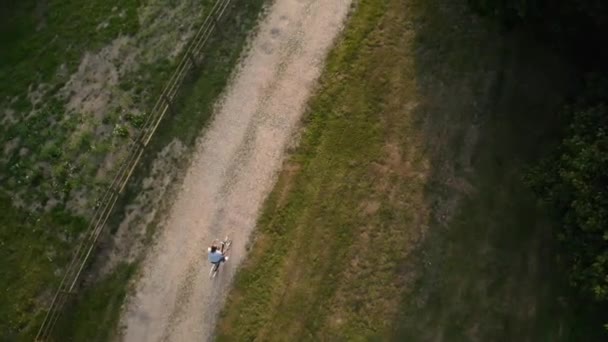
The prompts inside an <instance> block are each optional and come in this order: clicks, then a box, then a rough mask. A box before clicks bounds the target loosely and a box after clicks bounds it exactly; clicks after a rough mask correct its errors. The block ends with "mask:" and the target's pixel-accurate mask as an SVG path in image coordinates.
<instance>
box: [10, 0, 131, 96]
mask: <svg viewBox="0 0 608 342" xmlns="http://www.w3.org/2000/svg"><path fill="white" fill-rule="evenodd" d="M139 5H140V1H139V0H127V1H104V0H92V1H85V2H83V1H79V0H66V1H63V0H50V1H44V2H40V1H33V0H26V1H14V2H12V3H11V4H6V5H3V6H6V8H3V13H2V16H1V18H2V23H1V24H0V25H1V26H0V27H1V28H2V32H3V35H2V41H1V44H2V48H3V49H2V51H3V52H2V58H1V59H0V80H2V84H3V87H2V88H1V89H2V90H0V100H2V101H4V100H5V99H6V98H7V97H13V96H20V97H21V98H22V99H23V98H24V97H23V96H24V93H23V92H24V91H27V88H28V86H29V85H30V84H32V83H34V84H35V83H39V82H49V81H51V80H52V78H53V77H54V76H55V73H56V70H57V68H58V67H59V66H60V65H61V64H64V63H65V64H66V66H67V67H68V70H70V71H72V70H74V69H75V68H76V67H77V65H78V63H79V62H80V58H81V57H82V53H83V52H84V51H87V50H88V51H92V50H96V49H98V48H100V47H102V46H104V45H105V44H107V43H109V42H110V41H111V40H112V39H114V38H116V37H117V36H118V35H120V34H124V35H128V34H132V33H134V32H135V31H137V30H138V25H139V22H138V18H137V7H138V6H139ZM114 7H116V8H117V10H113V8H114ZM120 13H123V14H122V15H120ZM104 21H107V22H108V25H107V27H106V28H99V25H100V24H101V23H102V22H104ZM8 80H10V82H9V81H8ZM63 81H64V82H65V81H66V80H63ZM57 86H61V84H58V85H57Z"/></svg>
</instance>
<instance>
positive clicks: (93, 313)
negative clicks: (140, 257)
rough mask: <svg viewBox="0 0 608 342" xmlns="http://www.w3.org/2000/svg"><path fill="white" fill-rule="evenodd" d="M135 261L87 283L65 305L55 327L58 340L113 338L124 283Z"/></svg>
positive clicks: (129, 275) (122, 298) (123, 297)
mask: <svg viewBox="0 0 608 342" xmlns="http://www.w3.org/2000/svg"><path fill="white" fill-rule="evenodd" d="M134 271H135V266H134V265H127V264H121V265H119V266H117V267H116V269H115V271H114V272H112V274H110V275H108V276H106V277H105V278H103V279H101V280H99V281H98V282H97V283H96V284H95V286H92V287H88V288H86V289H85V290H84V291H82V292H81V293H80V294H78V297H77V298H76V300H74V301H73V302H72V303H71V304H72V305H68V306H67V307H66V310H65V314H64V316H63V317H62V319H61V320H60V321H59V324H58V325H57V326H56V328H55V332H56V336H57V337H56V339H57V341H66V342H67V341H91V342H92V341H108V340H110V339H112V338H113V336H114V333H115V330H114V329H112V328H113V327H115V326H116V325H117V323H118V319H119V315H120V308H121V304H122V302H123V301H124V299H125V296H126V295H127V292H128V289H127V287H126V286H125V284H126V283H127V282H128V281H129V278H130V277H131V276H132V275H133V273H134Z"/></svg>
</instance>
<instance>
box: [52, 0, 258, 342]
mask: <svg viewBox="0 0 608 342" xmlns="http://www.w3.org/2000/svg"><path fill="white" fill-rule="evenodd" d="M264 3H265V1H264V0H247V1H234V4H233V5H232V7H231V8H230V9H229V12H228V14H227V16H226V17H225V18H224V19H223V20H222V22H221V23H220V24H221V27H222V34H218V35H214V36H213V37H212V38H211V40H210V41H209V42H208V44H207V45H206V47H205V51H208V53H206V57H205V59H204V61H203V62H202V63H201V65H200V68H199V69H197V70H195V71H193V73H192V74H191V75H190V76H189V77H188V78H187V80H186V82H185V84H184V86H183V88H182V90H181V93H180V95H179V97H178V99H177V101H176V103H175V107H174V112H173V113H171V114H169V115H168V116H167V117H166V118H165V119H164V121H163V122H162V123H161V126H160V127H159V130H158V131H157V133H156V135H155V137H154V138H153V139H152V141H151V144H150V145H149V146H150V148H149V150H148V151H147V152H146V153H145V154H144V157H143V159H142V162H141V163H140V165H139V167H138V169H137V170H136V173H135V179H136V180H137V179H140V180H141V179H142V178H143V177H145V176H146V175H147V174H148V173H147V172H148V170H149V166H150V165H151V163H152V162H153V160H154V158H155V157H156V155H157V153H158V152H159V151H160V150H161V149H162V148H163V147H165V146H166V145H167V144H168V143H170V142H171V141H172V140H174V139H176V138H178V139H180V141H182V142H183V143H184V144H185V145H186V146H187V147H188V148H193V147H194V145H195V139H196V138H197V137H198V136H199V135H200V132H201V130H202V129H203V128H204V127H205V125H206V124H207V123H208V119H209V118H210V117H211V115H212V114H213V105H214V102H215V100H216V99H217V97H218V96H219V95H220V93H221V91H222V90H223V89H224V87H225V86H226V84H227V82H228V79H229V76H230V74H231V73H232V71H233V69H234V67H235V66H236V64H237V62H238V59H239V56H240V55H241V53H242V50H243V48H244V47H245V46H246V38H247V36H248V34H249V33H250V32H251V31H252V30H253V29H254V28H255V24H256V23H257V19H258V16H259V15H260V13H261V11H262V7H263V4H264ZM180 162H184V163H187V160H181V161H180ZM141 187H142V184H141V182H139V181H133V182H131V183H130V184H129V186H128V187H127V189H126V194H125V195H124V196H123V198H121V200H120V203H119V205H118V206H119V207H121V208H124V206H125V205H126V204H128V203H129V202H130V201H132V200H133V199H134V198H135V197H136V195H137V194H138V193H139V191H140V190H141ZM123 215H124V211H122V210H119V211H118V212H117V213H116V214H115V215H114V217H112V218H111V220H110V222H111V223H110V224H109V229H110V230H114V229H115V228H116V227H117V226H118V224H119V223H120V221H121V218H122V217H123ZM148 232H149V235H151V234H152V233H153V232H154V231H153V229H149V230H148ZM137 266H138V262H137V261H136V262H135V263H133V264H126V265H122V266H120V267H118V268H117V269H116V270H114V271H113V272H112V273H111V274H109V275H108V276H106V277H105V278H104V279H103V280H101V281H100V282H98V283H96V284H93V285H91V286H90V287H88V288H87V289H86V290H85V291H84V292H82V293H80V294H79V295H78V298H77V300H75V301H74V302H73V303H72V305H71V306H70V307H68V309H67V310H66V312H67V313H68V314H67V315H65V316H63V317H62V319H61V320H60V322H59V324H58V328H57V329H56V330H55V338H56V340H57V341H105V340H108V339H109V338H111V337H112V336H114V334H115V333H116V325H117V322H118V318H119V315H120V308H121V306H122V304H123V301H124V299H125V295H126V294H127V291H128V283H129V281H130V280H131V276H133V274H134V273H135V272H134V270H136V268H137ZM103 298H106V300H105V301H104V299H103Z"/></svg>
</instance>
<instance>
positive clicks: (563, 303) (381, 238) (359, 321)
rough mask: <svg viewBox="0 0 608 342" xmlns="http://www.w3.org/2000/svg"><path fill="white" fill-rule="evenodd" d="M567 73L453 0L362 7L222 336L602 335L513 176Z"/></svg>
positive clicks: (539, 143)
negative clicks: (571, 287)
mask: <svg viewBox="0 0 608 342" xmlns="http://www.w3.org/2000/svg"><path fill="white" fill-rule="evenodd" d="M570 81H571V79H570V78H569V71H568V67H567V65H566V64H565V63H563V62H562V61H561V60H560V59H559V58H557V57H555V56H553V55H552V54H551V53H550V52H547V51H544V50H543V49H542V48H539V47H536V46H535V44H534V43H533V42H530V41H529V40H528V39H527V38H526V37H521V36H519V35H518V34H517V33H512V34H508V35H503V34H500V33H499V30H498V29H497V28H494V27H491V26H489V25H488V24H487V23H484V22H483V21H482V20H480V19H479V18H478V17H476V16H475V15H473V14H472V13H471V12H470V10H469V9H468V6H467V3H466V1H464V0H463V1H448V0H424V1H423V0H408V1H403V0H384V1H372V0H368V1H366V0H362V1H361V2H359V3H358V5H357V8H356V10H355V11H354V13H353V15H352V17H351V18H350V20H349V22H348V25H347V28H346V30H345V32H344V34H343V37H342V38H341V40H340V41H339V42H338V43H337V46H336V47H335V48H334V50H333V51H332V53H331V54H330V56H329V58H328V61H327V66H326V70H325V72H324V75H323V76H322V78H321V80H320V85H319V88H318V91H317V94H316V95H315V96H314V97H313V99H312V100H311V102H310V108H309V110H308V113H307V116H306V119H305V122H304V130H303V136H302V138H301V143H300V146H299V147H298V148H297V149H296V151H295V152H294V153H293V154H292V156H291V157H290V158H289V160H288V161H287V162H286V164H285V166H284V171H283V172H282V173H281V175H280V177H279V180H278V183H277V185H276V187H275V189H274V191H273V192H272V194H271V195H270V197H269V199H268V200H267V203H266V205H265V209H264V212H263V214H262V217H261V219H260V220H259V222H258V227H257V231H256V233H255V234H254V237H253V239H252V244H251V248H250V252H249V256H248V258H247V260H246V261H245V262H244V264H243V265H242V268H241V269H240V271H239V273H238V274H237V277H236V279H235V284H234V288H233V289H232V290H231V292H230V295H229V297H228V301H227V304H226V306H225V308H224V310H223V312H222V315H221V318H220V321H219V323H218V326H217V337H218V340H220V341H251V340H261V341H267V340H282V341H294V340H329V341H336V340H407V341H429V340H433V341H437V340H446V341H460V340H463V341H464V340H476V341H501V340H504V341H524V340H534V341H538V340H552V341H557V340H564V341H567V340H571V339H572V338H583V337H584V338H586V339H583V340H593V339H594V338H597V337H598V336H600V335H598V334H601V332H598V331H596V330H594V329H588V326H587V325H585V322H591V321H593V319H592V318H591V317H593V315H594V312H593V310H587V309H581V308H582V307H584V306H585V305H586V304H587V303H584V302H577V298H576V296H575V295H573V294H572V293H571V292H570V291H569V290H568V288H567V286H566V285H565V283H564V281H563V278H562V277H560V276H559V271H560V269H559V267H558V265H556V263H555V262H554V259H555V248H554V245H553V241H552V239H551V233H550V229H551V224H550V222H549V221H548V220H547V219H546V217H545V214H544V212H543V211H542V209H540V208H538V207H537V205H536V203H535V201H534V198H533V196H531V194H530V192H529V191H528V190H527V189H526V187H525V186H524V184H523V181H522V178H523V175H524V174H525V170H526V165H527V162H528V161H531V160H534V159H536V158H538V157H539V156H540V155H542V153H543V151H545V150H546V147H547V146H548V145H550V144H551V143H553V142H554V139H553V137H554V130H553V129H552V125H551V124H548V123H551V122H552V120H553V119H552V118H553V117H554V114H555V111H557V110H558V108H559V107H560V102H561V99H562V98H564V97H565V96H566V95H567V94H568V91H569V90H570V89H571V85H572V83H571V82H570ZM581 303H582V304H581ZM595 315H596V316H597V313H595ZM599 326H600V325H598V327H599Z"/></svg>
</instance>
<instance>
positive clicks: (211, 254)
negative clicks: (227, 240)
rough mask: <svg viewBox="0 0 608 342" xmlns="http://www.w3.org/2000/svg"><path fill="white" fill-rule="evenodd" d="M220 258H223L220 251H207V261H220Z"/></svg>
mask: <svg viewBox="0 0 608 342" xmlns="http://www.w3.org/2000/svg"><path fill="white" fill-rule="evenodd" d="M222 258H224V255H223V254H222V253H220V251H215V252H209V256H208V259H209V262H213V263H215V262H220V261H222Z"/></svg>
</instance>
